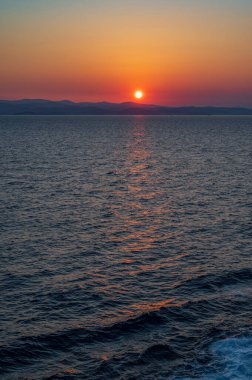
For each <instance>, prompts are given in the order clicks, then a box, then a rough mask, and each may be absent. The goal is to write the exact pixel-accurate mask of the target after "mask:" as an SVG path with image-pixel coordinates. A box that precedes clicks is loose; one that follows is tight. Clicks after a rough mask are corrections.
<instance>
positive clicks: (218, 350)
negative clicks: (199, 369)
mask: <svg viewBox="0 0 252 380" xmlns="http://www.w3.org/2000/svg"><path fill="white" fill-rule="evenodd" d="M211 351H212V353H213V355H214V356H216V358H217V359H218V360H221V362H222V364H223V370H222V372H221V373H216V374H210V375H208V376H204V377H203V378H202V380H203V379H204V380H231V379H240V380H249V379H252V337H240V338H229V339H225V340H221V341H218V342H215V343H214V344H213V345H212V346H211Z"/></svg>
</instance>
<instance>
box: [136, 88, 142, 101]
mask: <svg viewBox="0 0 252 380" xmlns="http://www.w3.org/2000/svg"><path fill="white" fill-rule="evenodd" d="M134 96H135V98H136V99H142V97H143V91H141V90H137V91H135V93H134Z"/></svg>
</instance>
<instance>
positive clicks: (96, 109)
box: [0, 99, 252, 115]
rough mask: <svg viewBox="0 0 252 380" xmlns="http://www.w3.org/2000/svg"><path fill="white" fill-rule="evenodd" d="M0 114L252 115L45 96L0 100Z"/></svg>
mask: <svg viewBox="0 0 252 380" xmlns="http://www.w3.org/2000/svg"><path fill="white" fill-rule="evenodd" d="M0 115H252V108H242V107H195V106H194V107H167V106H159V105H153V104H141V103H134V102H125V103H109V102H98V103H91V102H81V103H74V102H72V101H70V100H61V101H51V100H45V99H22V100H0Z"/></svg>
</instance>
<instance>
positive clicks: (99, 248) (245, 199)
mask: <svg viewBox="0 0 252 380" xmlns="http://www.w3.org/2000/svg"><path fill="white" fill-rule="evenodd" d="M0 141H1V142H0V149H1V174H2V180H1V199H2V202H1V206H0V220H1V261H0V262H1V269H0V273H1V276H0V281H1V292H0V305H1V307H0V320H1V330H0V340H1V348H0V371H1V372H0V373H1V378H3V379H58V378H60V379H62V378H64V379H70V378H76V379H124V380H126V379H127V380H130V379H131V380H133V379H211V380H212V379H213V380H217V379H222V380H223V379H252V364H251V363H252V329H251V301H252V291H251V285H252V269H251V249H252V228H251V195H252V185H251V183H252V182H251V169H252V118H251V117H141V116H139V117H81V116H80V117H46V116H44V117H32V116H27V117H26V116H17V117H15V116H13V117H1V118H0Z"/></svg>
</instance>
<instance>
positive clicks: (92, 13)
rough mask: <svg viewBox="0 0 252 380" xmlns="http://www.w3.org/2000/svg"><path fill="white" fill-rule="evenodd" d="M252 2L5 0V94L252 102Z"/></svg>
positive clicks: (0, 6) (0, 67)
mask: <svg viewBox="0 0 252 380" xmlns="http://www.w3.org/2000/svg"><path fill="white" fill-rule="evenodd" d="M251 20H252V1H251V0H236V1H235V0H219V1H216V0H211V1H210V0H209V1H205V0H125V1H123V0H99V1H98V0H41V1H38V0H6V1H3V0H0V46H1V60H0V98H1V99H17V98H47V99H55V100H57V99H70V100H74V101H103V100H106V101H112V102H123V101H130V100H132V93H133V92H134V90H135V89H138V88H139V89H142V90H143V91H144V93H145V98H144V100H143V102H144V103H156V104H167V105H228V106H233V105H238V106H249V107H252V21H251Z"/></svg>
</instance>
